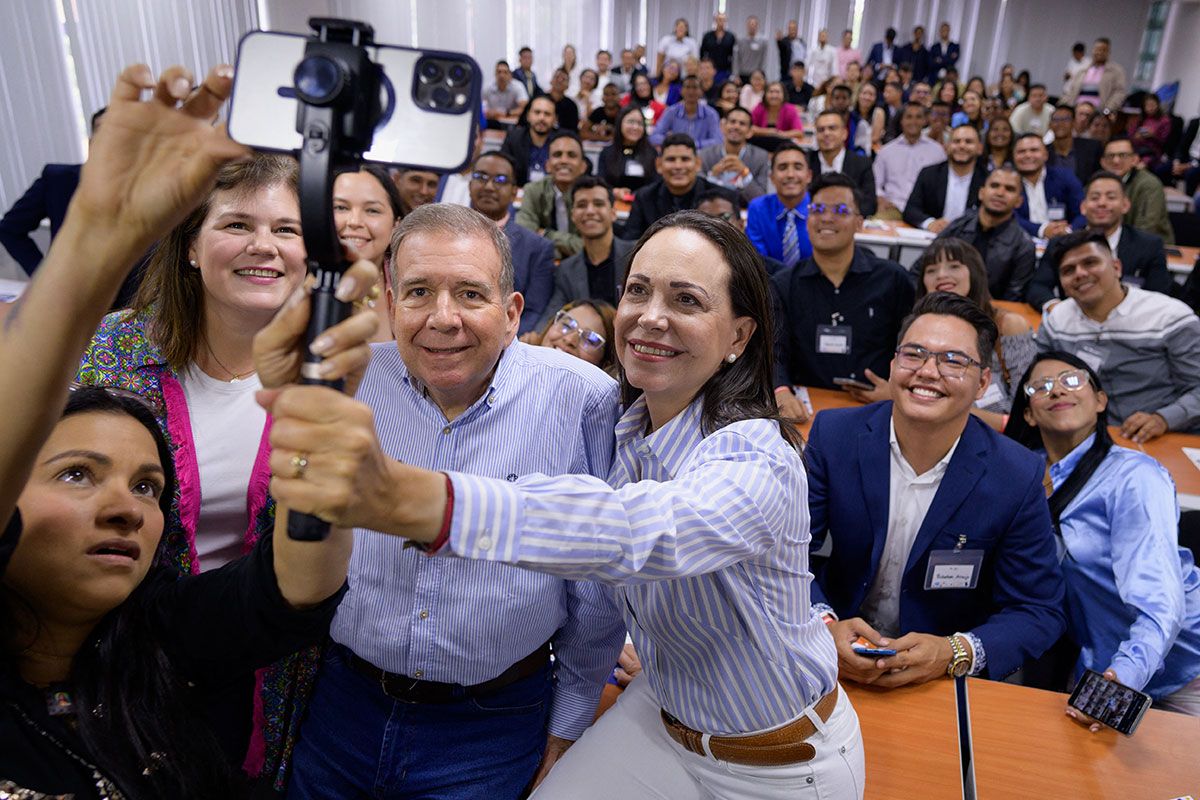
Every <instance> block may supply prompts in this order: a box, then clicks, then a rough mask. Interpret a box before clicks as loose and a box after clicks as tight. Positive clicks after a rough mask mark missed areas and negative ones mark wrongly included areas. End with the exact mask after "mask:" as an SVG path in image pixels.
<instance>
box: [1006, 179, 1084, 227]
mask: <svg viewBox="0 0 1200 800" xmlns="http://www.w3.org/2000/svg"><path fill="white" fill-rule="evenodd" d="M1054 200H1057V201H1058V202H1060V203H1062V204H1063V205H1064V206H1066V216H1065V217H1063V219H1065V220H1066V221H1067V222H1070V221H1071V220H1073V219H1075V217H1076V216H1078V215H1079V204H1080V203H1082V202H1083V184H1081V183H1080V182H1079V178H1077V177H1075V173H1073V172H1071V171H1070V170H1069V169H1066V168H1064V167H1046V204H1047V205H1049V204H1050V203H1051V202H1052V201H1054ZM1016 217H1017V224H1018V225H1020V226H1021V229H1022V230H1024V231H1025V232H1026V233H1028V234H1029V235H1030V236H1037V232H1038V227H1040V226H1039V225H1038V224H1037V223H1034V222H1030V221H1029V198H1028V197H1026V195H1025V182H1024V181H1022V182H1021V205H1020V206H1019V207H1018V208H1017V214H1016Z"/></svg>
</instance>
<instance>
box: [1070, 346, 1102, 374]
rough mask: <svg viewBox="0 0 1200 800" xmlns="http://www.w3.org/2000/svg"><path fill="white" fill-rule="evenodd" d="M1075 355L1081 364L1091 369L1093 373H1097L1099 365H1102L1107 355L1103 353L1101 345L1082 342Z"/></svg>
mask: <svg viewBox="0 0 1200 800" xmlns="http://www.w3.org/2000/svg"><path fill="white" fill-rule="evenodd" d="M1075 355H1077V356H1079V359H1080V360H1081V361H1083V363H1085V364H1087V365H1088V366H1089V367H1091V368H1092V371H1093V372H1099V371H1100V367H1101V365H1103V364H1104V358H1105V356H1106V355H1107V353H1105V351H1104V347H1103V345H1101V344H1100V343H1099V342H1084V343H1083V344H1081V345H1079V349H1078V350H1076V351H1075Z"/></svg>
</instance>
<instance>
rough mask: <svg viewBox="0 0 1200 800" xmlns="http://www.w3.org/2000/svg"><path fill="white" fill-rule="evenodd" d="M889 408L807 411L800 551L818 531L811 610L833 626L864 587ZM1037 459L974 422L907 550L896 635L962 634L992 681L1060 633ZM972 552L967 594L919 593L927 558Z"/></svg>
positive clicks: (877, 518)
mask: <svg viewBox="0 0 1200 800" xmlns="http://www.w3.org/2000/svg"><path fill="white" fill-rule="evenodd" d="M891 414H892V403H891V402H890V401H887V402H882V403H875V404H872V405H869V406H865V407H862V408H845V409H830V410H827V411H822V412H821V413H819V414H817V417H816V420H815V422H814V424H813V427H812V431H811V433H810V434H809V440H808V446H807V448H806V449H805V452H804V460H805V461H806V462H807V465H808V503H809V510H810V512H811V516H812V552H813V553H815V552H816V551H817V550H818V549H819V548H820V547H821V545H822V544H823V542H824V540H825V536H826V534H828V535H829V537H830V538H831V539H832V545H833V549H832V552H831V553H830V555H829V556H827V557H816V556H814V557H813V575H814V576H815V580H814V581H813V587H812V599H813V602H814V603H821V602H823V603H827V604H828V605H830V606H831V607H832V608H833V610H834V612H835V613H836V614H837V615H838V616H839V617H840V618H842V619H848V618H851V617H856V616H859V615H860V611H859V609H860V608H861V606H862V603H863V600H864V599H865V598H866V596H867V593H868V591H869V590H870V588H871V585H872V584H873V583H874V581H875V574H876V571H877V570H878V569H879V561H880V558H881V557H882V555H883V545H884V541H885V540H886V538H887V528H888V496H889V493H890V485H889V480H888V476H889V474H890V470H891V445H890V443H889V424H888V423H889V422H890V420H891ZM1044 475H1045V466H1044V462H1043V460H1042V459H1041V457H1039V456H1037V455H1035V454H1033V453H1031V452H1030V451H1028V450H1026V449H1025V448H1024V447H1021V446H1020V445H1019V444H1017V443H1016V442H1013V441H1011V440H1009V439H1006V438H1004V437H1003V436H1001V435H1000V434H998V433H996V432H995V431H993V430H992V429H990V428H989V427H988V426H987V425H985V424H984V423H983V422H980V421H979V419H977V418H976V417H974V416H971V417H968V418H967V427H966V428H965V429H964V430H963V433H962V438H961V439H960V440H959V443H958V448H957V449H956V450H955V451H954V455H953V456H952V457H951V458H950V463H949V464H948V465H947V469H946V474H945V477H944V478H943V479H942V483H941V486H939V487H938V491H937V494H936V495H934V498H933V504H932V505H930V507H929V513H928V514H926V516H925V521H924V523H922V525H921V529H920V531H918V533H917V538H916V539H915V541H914V542H913V546H912V551H911V552H910V555H909V558H908V563H907V564H906V565H905V568H904V578H903V580H902V582H901V589H900V595H901V596H900V631H901V633H908V632H912V631H917V632H921V633H930V634H934V635H938V636H949V635H951V634H954V633H958V632H961V633H967V632H970V633H973V634H974V635H975V636H978V637H979V639H980V641H981V642H982V643H983V649H984V652H985V654H986V656H987V667H986V670H985V674H986V675H987V676H988V677H990V678H994V679H999V678H1003V677H1004V676H1006V675H1009V674H1010V673H1012V672H1015V671H1016V670H1017V669H1019V668H1020V667H1021V666H1022V665H1023V664H1024V663H1025V662H1026V661H1029V660H1032V659H1035V658H1037V657H1039V656H1040V655H1042V653H1044V652H1045V651H1046V650H1047V649H1048V648H1049V647H1050V646H1051V645H1052V644H1054V643H1055V642H1056V641H1057V640H1058V638H1059V636H1061V635H1062V633H1063V631H1064V630H1065V629H1066V618H1065V617H1064V615H1063V604H1064V595H1063V577H1062V570H1061V569H1060V567H1059V562H1058V555H1057V552H1056V548H1055V543H1054V532H1053V529H1052V527H1051V523H1050V509H1049V507H1048V506H1047V505H1046V494H1045V490H1044V489H1043V486H1042V478H1043V476H1044ZM960 535H963V536H966V537H967V540H966V545H965V547H964V549H967V550H983V551H984V553H985V555H984V562H983V570H982V573H981V575H980V578H979V583H978V586H976V588H974V589H943V590H926V589H925V573H926V570H927V568H928V564H929V554H930V551H932V550H952V549H954V546H955V545H956V544H957V542H958V539H959V536H960Z"/></svg>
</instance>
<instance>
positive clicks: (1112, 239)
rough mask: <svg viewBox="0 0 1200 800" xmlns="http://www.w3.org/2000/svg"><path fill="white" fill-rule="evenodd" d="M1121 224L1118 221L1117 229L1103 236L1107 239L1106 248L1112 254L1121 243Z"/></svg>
mask: <svg viewBox="0 0 1200 800" xmlns="http://www.w3.org/2000/svg"><path fill="white" fill-rule="evenodd" d="M1121 227H1122V226H1121V225H1120V224H1119V223H1118V225H1117V229H1116V230H1115V231H1113V232H1112V233H1111V234H1110V235H1108V236H1106V237H1105V238H1106V239H1108V249H1109V250H1112V251H1113V255H1114V256H1115V255H1116V254H1117V246H1118V245H1119V244H1121Z"/></svg>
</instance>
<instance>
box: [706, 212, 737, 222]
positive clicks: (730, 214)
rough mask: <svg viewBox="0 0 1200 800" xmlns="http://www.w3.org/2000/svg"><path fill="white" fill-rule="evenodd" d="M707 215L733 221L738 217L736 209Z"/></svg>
mask: <svg viewBox="0 0 1200 800" xmlns="http://www.w3.org/2000/svg"><path fill="white" fill-rule="evenodd" d="M707 216H710V217H713V218H715V219H723V220H725V221H726V222H733V221H734V220H735V219H737V218H738V215H737V212H736V211H722V212H721V213H720V214H708V215H707Z"/></svg>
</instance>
